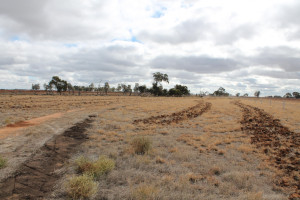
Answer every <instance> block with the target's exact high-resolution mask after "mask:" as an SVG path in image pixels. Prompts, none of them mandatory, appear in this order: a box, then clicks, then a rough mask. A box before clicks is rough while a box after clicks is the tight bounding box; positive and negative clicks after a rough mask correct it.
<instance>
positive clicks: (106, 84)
mask: <svg viewBox="0 0 300 200" xmlns="http://www.w3.org/2000/svg"><path fill="white" fill-rule="evenodd" d="M108 90H109V84H108V82H105V84H104V92H105V94H106V95H107V92H108Z"/></svg>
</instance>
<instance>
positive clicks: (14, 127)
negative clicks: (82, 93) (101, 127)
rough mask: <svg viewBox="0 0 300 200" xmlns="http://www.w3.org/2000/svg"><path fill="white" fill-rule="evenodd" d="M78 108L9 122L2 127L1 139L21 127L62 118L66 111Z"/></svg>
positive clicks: (0, 130)
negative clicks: (12, 122)
mask: <svg viewBox="0 0 300 200" xmlns="http://www.w3.org/2000/svg"><path fill="white" fill-rule="evenodd" d="M74 111H76V110H69V111H67V112H64V113H63V112H59V113H54V114H51V115H46V116H43V117H38V118H34V119H30V120H27V121H22V122H17V123H14V124H9V125H7V126H6V127H4V128H0V139H3V138H6V137H8V136H12V134H13V133H14V132H16V131H18V130H20V129H23V128H26V127H29V126H35V125H38V124H41V123H43V122H45V121H48V120H50V119H55V118H60V117H62V116H63V115H64V114H65V113H68V112H74Z"/></svg>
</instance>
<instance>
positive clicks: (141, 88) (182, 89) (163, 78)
mask: <svg viewBox="0 0 300 200" xmlns="http://www.w3.org/2000/svg"><path fill="white" fill-rule="evenodd" d="M162 82H167V83H169V77H168V75H167V74H163V73H160V72H156V73H153V83H152V87H150V88H148V87H147V86H146V85H140V84H139V83H135V85H134V87H133V88H132V86H131V85H130V84H129V85H128V84H118V86H117V87H110V85H109V83H108V82H105V83H104V85H103V86H100V84H99V85H98V87H96V86H95V85H94V83H91V84H90V85H89V86H79V85H74V86H73V85H72V84H71V83H69V82H67V81H65V80H62V79H61V78H59V77H58V76H53V77H52V79H51V80H50V81H49V83H45V84H44V85H43V87H44V90H45V91H46V94H53V92H54V90H56V92H57V93H59V94H60V95H61V94H62V92H67V91H68V92H69V94H73V95H74V94H75V92H77V93H78V95H81V92H82V91H85V92H96V93H97V95H103V94H105V95H107V94H108V93H109V92H122V93H123V94H124V95H128V94H129V95H130V96H131V95H132V93H134V94H140V95H141V94H151V95H154V96H187V95H190V91H189V89H188V87H187V86H185V85H179V84H177V85H175V87H174V88H171V89H170V90H168V89H164V88H163V86H162ZM32 90H35V91H37V90H40V84H39V83H37V84H32Z"/></svg>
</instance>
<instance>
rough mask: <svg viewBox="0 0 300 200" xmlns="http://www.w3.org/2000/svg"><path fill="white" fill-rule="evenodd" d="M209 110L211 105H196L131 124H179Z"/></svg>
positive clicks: (138, 120)
mask: <svg viewBox="0 0 300 200" xmlns="http://www.w3.org/2000/svg"><path fill="white" fill-rule="evenodd" d="M210 108H211V103H208V102H206V103H203V102H201V103H198V104H197V105H195V106H192V107H189V108H187V109H185V110H182V111H179V112H175V113H172V114H169V115H158V116H151V117H149V118H146V119H137V120H134V121H133V124H138V123H144V124H161V125H169V124H171V123H179V122H181V121H184V120H188V119H192V118H196V117H198V116H200V115H202V114H203V113H204V112H207V111H208V110H209V109H210Z"/></svg>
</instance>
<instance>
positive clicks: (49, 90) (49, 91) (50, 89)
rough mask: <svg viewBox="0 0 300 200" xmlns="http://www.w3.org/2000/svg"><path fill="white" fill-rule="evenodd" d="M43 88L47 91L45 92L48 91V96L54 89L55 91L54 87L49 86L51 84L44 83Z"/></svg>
mask: <svg viewBox="0 0 300 200" xmlns="http://www.w3.org/2000/svg"><path fill="white" fill-rule="evenodd" d="M43 86H44V89H45V91H46V94H49V93H52V89H53V87H52V85H49V84H47V83H44V85H43Z"/></svg>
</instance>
